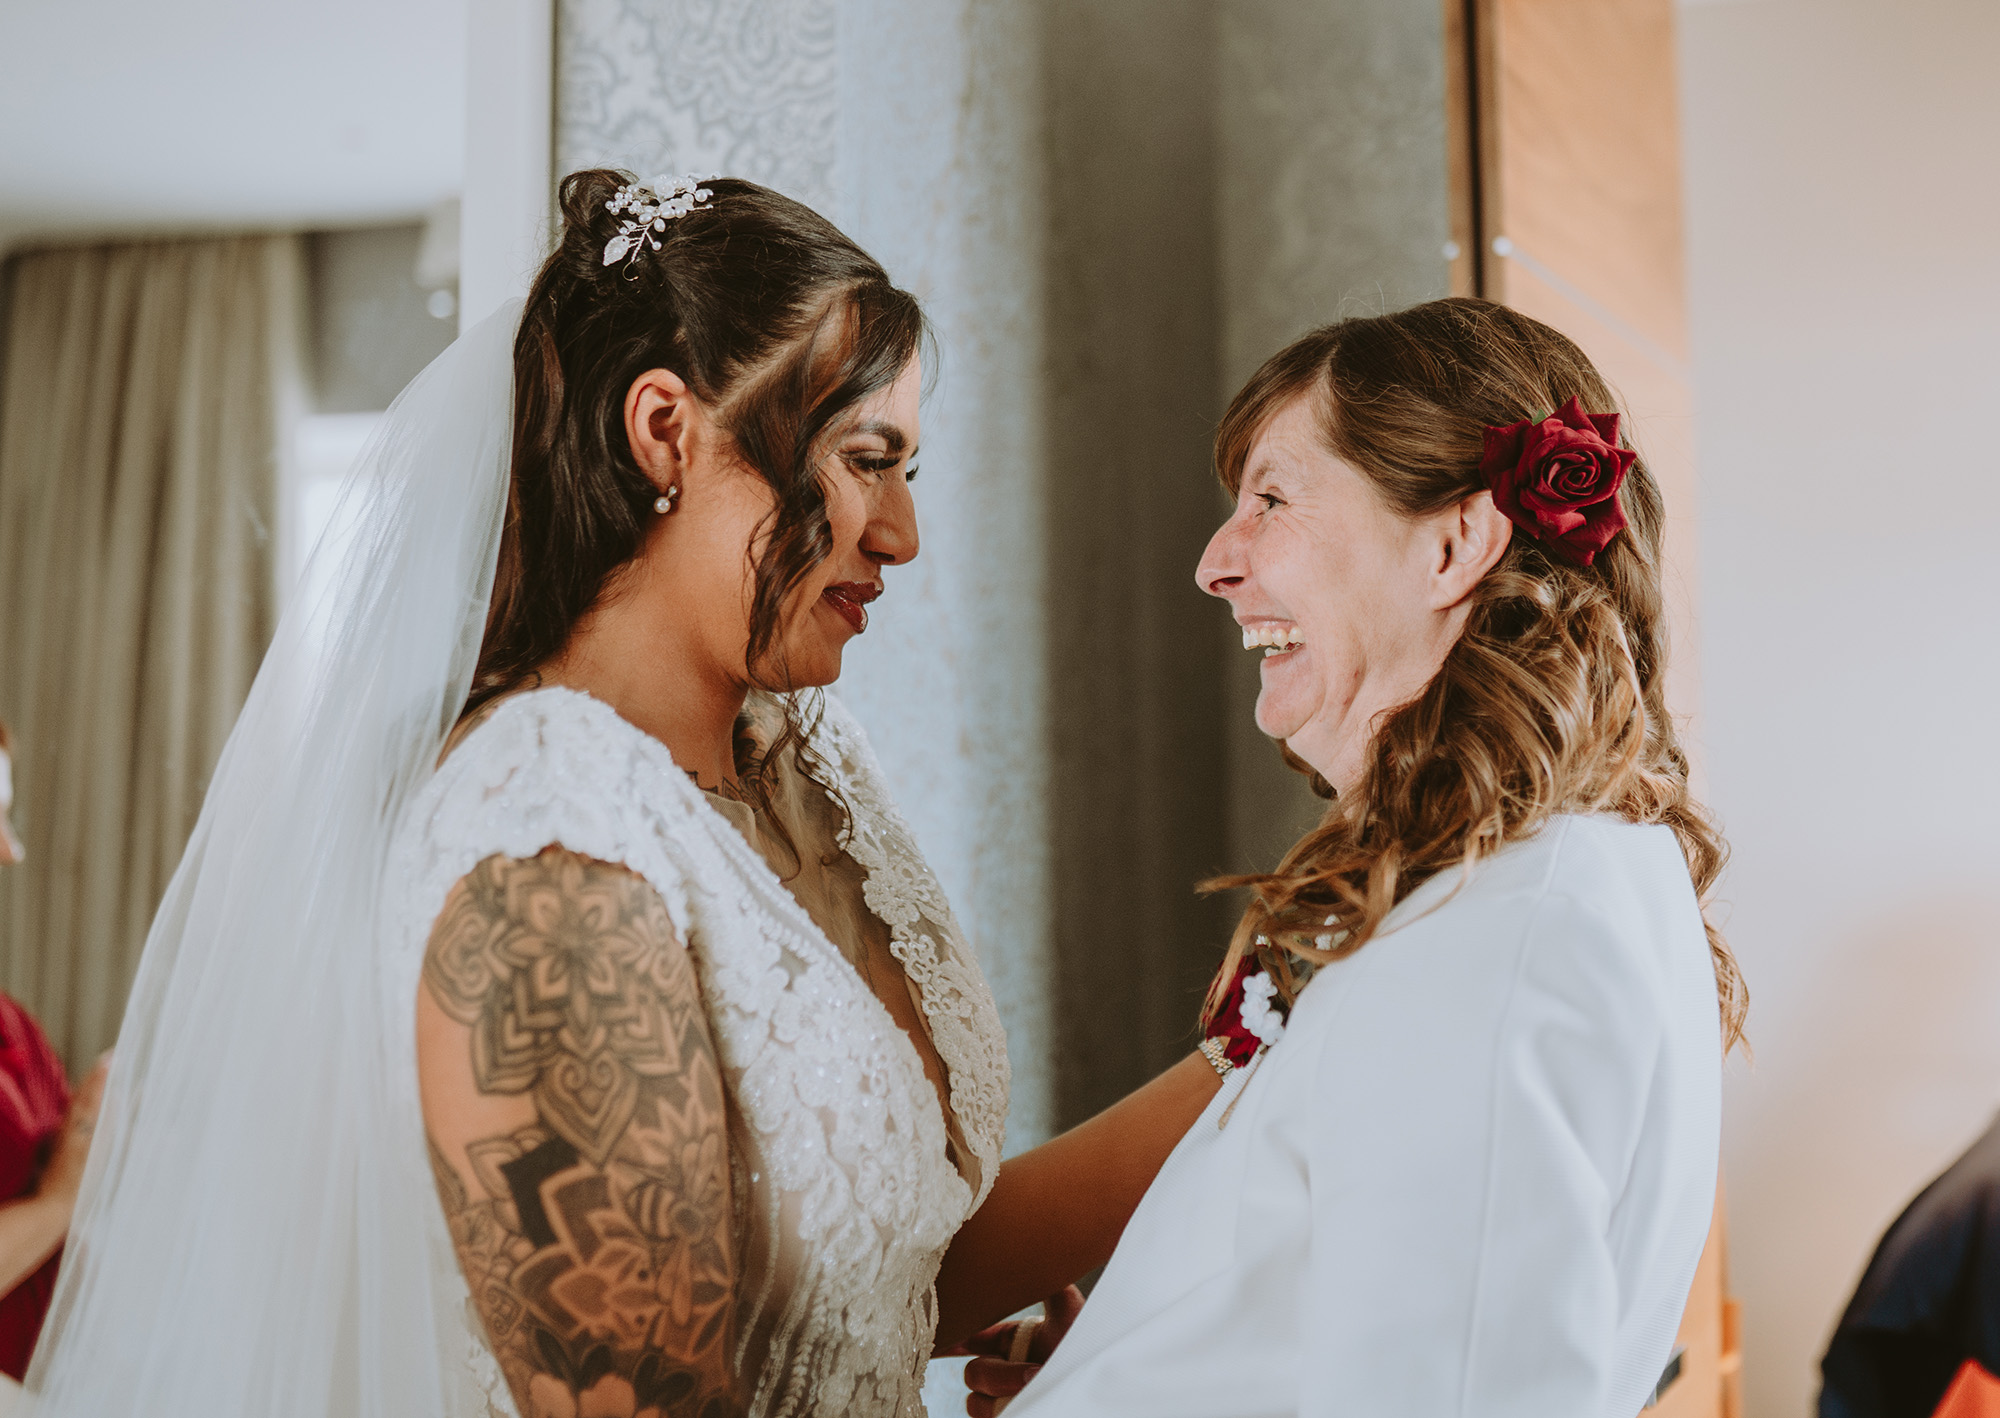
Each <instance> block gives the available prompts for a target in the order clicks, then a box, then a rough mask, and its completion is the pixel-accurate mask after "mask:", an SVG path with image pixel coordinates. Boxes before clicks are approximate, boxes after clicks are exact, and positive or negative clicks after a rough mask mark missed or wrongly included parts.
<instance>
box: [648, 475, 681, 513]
mask: <svg viewBox="0 0 2000 1418" xmlns="http://www.w3.org/2000/svg"><path fill="white" fill-rule="evenodd" d="M680 495H681V485H680V484H679V483H675V484H674V485H673V486H672V487H670V488H668V489H667V490H666V491H665V492H663V493H661V494H660V495H659V496H658V497H656V498H654V499H653V510H654V511H655V512H657V513H659V514H660V515H661V516H662V517H664V516H666V515H667V514H668V513H669V512H671V511H673V510H674V499H675V498H677V497H679V496H680Z"/></svg>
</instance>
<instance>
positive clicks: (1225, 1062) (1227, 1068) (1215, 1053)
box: [1201, 1034, 1236, 1078]
mask: <svg viewBox="0 0 2000 1418" xmlns="http://www.w3.org/2000/svg"><path fill="white" fill-rule="evenodd" d="M1201 1056H1202V1057H1203V1058H1205V1059H1207V1060H1208V1066H1209V1067H1210V1068H1212V1069H1214V1070H1215V1072H1216V1074H1217V1075H1218V1076H1219V1077H1222V1078H1227V1077H1229V1075H1230V1074H1232V1073H1234V1072H1236V1065H1235V1064H1233V1063H1231V1062H1230V1061H1229V1046H1228V1045H1227V1044H1225V1043H1223V1042H1222V1040H1221V1038H1220V1037H1219V1036H1217V1035H1214V1034H1211V1035H1209V1036H1208V1037H1207V1038H1206V1039H1203V1040H1202V1041H1201Z"/></svg>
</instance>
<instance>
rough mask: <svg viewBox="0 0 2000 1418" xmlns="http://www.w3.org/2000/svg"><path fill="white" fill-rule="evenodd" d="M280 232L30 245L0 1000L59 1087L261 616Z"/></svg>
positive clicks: (4, 500)
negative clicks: (24, 1017)
mask: <svg viewBox="0 0 2000 1418" xmlns="http://www.w3.org/2000/svg"><path fill="white" fill-rule="evenodd" d="M301 285H302V282H301V258H300V253H299V247H298V241H297V238H295V237H277V236H258V237H232V238H226V239H214V240H202V241H175V242H156V243H146V244H139V245H124V246H106V247H91V248H81V249H68V250H50V251H39V252H33V253H28V254H24V255H21V256H19V257H17V258H15V259H14V261H13V262H12V263H10V267H9V271H8V299H7V301H6V307H5V308H6V319H7V326H6V332H5V344H4V355H0V358H4V360H5V363H4V365H3V366H0V718H4V719H5V720H7V721H8V723H9V724H10V725H11V726H12V727H13V730H14V740H15V753H14V759H15V796H16V800H17V803H18V807H17V810H16V814H15V822H16V825H17V826H18V827H19V829H20V833H21V837H22V839H23V840H24V841H25V843H26V844H27V849H28V855H27V860H26V861H25V862H23V863H22V864H21V865H20V866H17V867H13V868H10V869H8V870H7V871H4V872H0V987H4V988H6V989H7V990H8V991H10V992H11V993H13V994H15V995H16V996H17V997H19V998H20V999H21V1000H22V1001H23V1002H24V1003H25V1004H26V1005H27V1006H28V1007H29V1009H31V1010H32V1011H33V1012H34V1013H35V1014H36V1015H37V1016H38V1017H39V1018H40V1019H41V1020H42V1022H43V1024H44V1025H45V1027H46V1028H47V1029H48V1032H49V1036H50V1038H51V1039H52V1040H53V1041H54V1042H55V1045H56V1048H57V1049H58V1050H59V1051H61V1052H62V1054H63V1055H64V1057H65V1058H66V1059H67V1060H68V1062H69V1065H70V1067H71V1068H72V1070H74V1069H76V1068H78V1067H79V1066H81V1065H82V1064H83V1063H84V1062H85V1061H87V1060H88V1059H90V1058H92V1057H94V1056H95V1055H96V1053H97V1052H98V1051H100V1050H102V1049H104V1048H107V1047H109V1046H110V1045H111V1043H112V1041H113V1039H114V1037H115V1036H116V1034H117V1030H118V1023H119V1019H120V1017H121V1015H122V1013H123V1011H124V1005H125V993H126V990H127V988H128V986H129V985H130V983H131V980H132V974H133V971H134V969H135V967H136V966H137V964H138V959H139V952H140V948H141V947H142V946H143V944H144V943H145V938H146V930H147V927H148V925H149V924H150V922H151V920H152V915H153V911H154V908H155V906H156V905H157V903H158V902H159V899H160V896H161V894H162V892H163V891H164V889H165V887H166V884H167V880H168V878H169V877H170V876H171V875H172V873H173V870H174V867H175V865H176V863H178V861H179V860H180V855H181V850H182V847H183V845H184V844H185V842H186V840H187V836H188V833H189V831H190V830H191V829H192V827H193V826H194V821H195V817H196V814H197V813H198V812H199V810H200V808H201V799H202V793H203V791H204V789H205V788H206V786H207V783H208V775H209V773H210V771H211V770H212V769H213V767H214V764H215V761H216V758H217V756H218V754H219V753H220V752H221V749H222V744H223V740H224V738H225V737H227V735H228V733H229V729H230V725H231V724H232V723H233V722H234V720H235V717H236V712H237V710H238V708H239V707H241V705H242V703H243V699H244V696H245V695H246V694H247V693H248V691H249V688H250V681H251V679H252V677H253V676H254V675H255V673H256V670H257V664H258V660H259V658H260V657H261V656H262V654H263V651H264V646H265V644H266V642H267V641H268V639H269V637H270V632H271V629H272V625H273V620H274V614H275V612H274V604H273V602H274V583H273V574H272V567H273V563H274V556H275V552H276V547H275V545H274V533H275V527H276V514H277V506H278V448H279V429H280V426H281V424H282V423H283V418H282V416H281V406H282V404H283V403H284V401H285V400H287V399H288V398H289V397H290V390H291V389H292V388H294V387H295V385H294V384H293V383H292V380H293V378H294V370H295V368H296V364H295V358H294V352H295V351H296V349H297V348H298V345H297V339H296V330H297V321H298V318H299V316H298V308H299V303H300V297H299V292H300V289H301Z"/></svg>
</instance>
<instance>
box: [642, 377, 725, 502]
mask: <svg viewBox="0 0 2000 1418" xmlns="http://www.w3.org/2000/svg"><path fill="white" fill-rule="evenodd" d="M705 424H706V418H705V416H704V414H703V411H702V407H701V402H700V400H698V399H696V398H695V397H694V393H693V391H692V390H690V389H689V388H688V386H687V382H686V381H685V380H683V379H682V378H681V377H680V376H679V375H678V374H676V373H674V372H673V371H672V370H671V369H649V370H647V371H646V372H645V373H644V374H642V375H640V376H639V377H638V378H637V379H635V380H633V381H632V387H631V388H630V389H627V390H626V391H625V437H626V439H627V440H628V441H629V442H630V443H631V446H632V461H633V462H635V463H637V464H638V465H639V468H640V470H641V471H642V472H644V473H645V474H646V476H647V477H649V478H651V479H652V480H653V482H654V484H655V485H656V486H658V487H659V489H660V490H661V491H662V492H665V491H666V490H667V489H668V488H670V487H672V486H674V485H675V484H676V483H678V482H679V481H680V480H681V475H682V474H683V473H685V472H686V471H687V467H688V463H689V462H690V461H691V459H692V458H693V456H694V450H695V446H696V444H697V443H699V442H700V440H701V438H702V435H703V433H704V431H705Z"/></svg>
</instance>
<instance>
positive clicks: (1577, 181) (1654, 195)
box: [1447, 0, 1700, 719]
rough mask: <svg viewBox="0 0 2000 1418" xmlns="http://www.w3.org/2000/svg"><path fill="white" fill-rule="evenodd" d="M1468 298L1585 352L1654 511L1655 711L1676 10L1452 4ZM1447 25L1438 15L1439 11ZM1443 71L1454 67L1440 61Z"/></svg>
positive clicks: (1675, 517)
mask: <svg viewBox="0 0 2000 1418" xmlns="http://www.w3.org/2000/svg"><path fill="white" fill-rule="evenodd" d="M1457 6H1458V11H1459V13H1460V14H1461V15H1462V16H1463V18H1462V19H1461V21H1460V23H1459V25H1458V27H1457V30H1456V33H1457V35H1458V36H1459V43H1460V45H1461V48H1462V49H1463V51H1464V52H1463V53H1462V54H1461V55H1459V56H1458V60H1459V65H1458V67H1462V68H1463V69H1464V71H1465V73H1466V74H1467V75H1468V78H1467V79H1466V80H1465V83H1464V85H1463V92H1464V93H1465V94H1467V95H1469V96H1470V97H1469V101H1470V103H1471V108H1470V110H1468V111H1467V112H1466V113H1465V115H1464V117H1465V121H1466V122H1468V123H1469V124H1470V125H1471V127H1472V132H1471V134H1470V135H1469V140H1468V141H1469V142H1470V144H1471V146H1472V148H1473V149H1474V150H1476V151H1477V152H1478V153H1479V154H1480V161H1479V172H1478V174H1477V176H1476V178H1475V179H1473V180H1472V183H1471V188H1472V190H1473V192H1474V193H1475V195H1476V198H1477V201H1478V210H1477V223H1476V224H1477V226H1478V229H1479V231H1480V233H1481V237H1482V240H1483V242H1484V249H1483V251H1482V255H1481V261H1480V266H1479V273H1478V274H1479V281H1480V293H1481V294H1483V295H1485V296H1486V297H1487V298H1488V299H1491V300H1504V301H1505V302H1506V303H1507V304H1509V305H1511V306H1513V307H1514V308H1515V309H1517V310H1520V311H1522V312H1524V313H1525V314H1528V315H1532V316H1534V317H1535V318H1536V319H1538V320H1542V321H1546V322H1547V323H1548V324H1550V325H1553V326H1554V327H1555V328H1556V329H1558V330H1561V331H1562V332H1563V333H1564V334H1566V335H1568V336H1569V337H1570V338H1571V339H1573V340H1575V341H1576V342H1577V344H1579V345H1580V346H1582V347H1583V350H1584V352H1585V353H1586V354H1588V355H1589V356H1590V358H1591V360H1592V361H1593V362H1594V363H1595V364H1596V365H1597V367H1598V369H1599V370H1600V371H1602V373H1603V374H1604V376H1605V378H1606V379H1607V380H1609V381H1610V383H1611V385H1612V388H1613V389H1614V390H1615V391H1617V393H1618V394H1619V395H1620V396H1621V398H1622V399H1623V401H1624V402H1625V405H1626V408H1627V411H1628V412H1629V413H1630V415H1631V420H1632V421H1631V425H1630V429H1629V432H1630V434H1631V437H1632V441H1633V443H1634V444H1635V445H1636V446H1637V447H1638V448H1639V449H1640V450H1641V452H1643V453H1644V454H1645V456H1646V461H1647V465H1648V466H1649V467H1650V468H1651V469H1652V470H1653V474H1654V476H1655V477H1657V478H1658V479H1659V481H1660V484H1661V490H1662V492H1663V494H1664V495H1665V498H1666V504H1667V519H1668V520H1667V529H1666V573H1667V574H1666V582H1667V585H1666V590H1667V600H1668V611H1669V624H1668V635H1669V637H1670V641H1671V657H1670V659H1669V662H1668V702H1669V703H1670V704H1671V705H1672V706H1673V709H1674V712H1675V713H1676V714H1677V715H1679V716H1681V717H1682V718H1683V719H1686V718H1691V717H1692V716H1693V715H1694V714H1695V712H1696V710H1697V708H1698V706H1699V695H1700V673H1699V666H1700V656H1699V647H1698V642H1697V632H1696V620H1695V606H1696V596H1697V587H1696V576H1695V573H1696V567H1697V559H1696V550H1697V548H1696V541H1695V537H1696V484H1695V473H1694V429H1693V404H1694V396H1693V389H1692V382H1691V379H1690V376H1689V371H1688V367H1687V340H1688V337H1687V313H1686V312H1687V290H1686V274H1685V270H1684V251H1683V241H1682V234H1681V179H1680V137H1679V114H1678V105H1677V102H1676V85H1675V77H1674V0H1457ZM1448 13H1449V11H1448ZM1447 67H1448V69H1449V68H1451V67H1452V66H1450V65H1448V66H1447Z"/></svg>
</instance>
